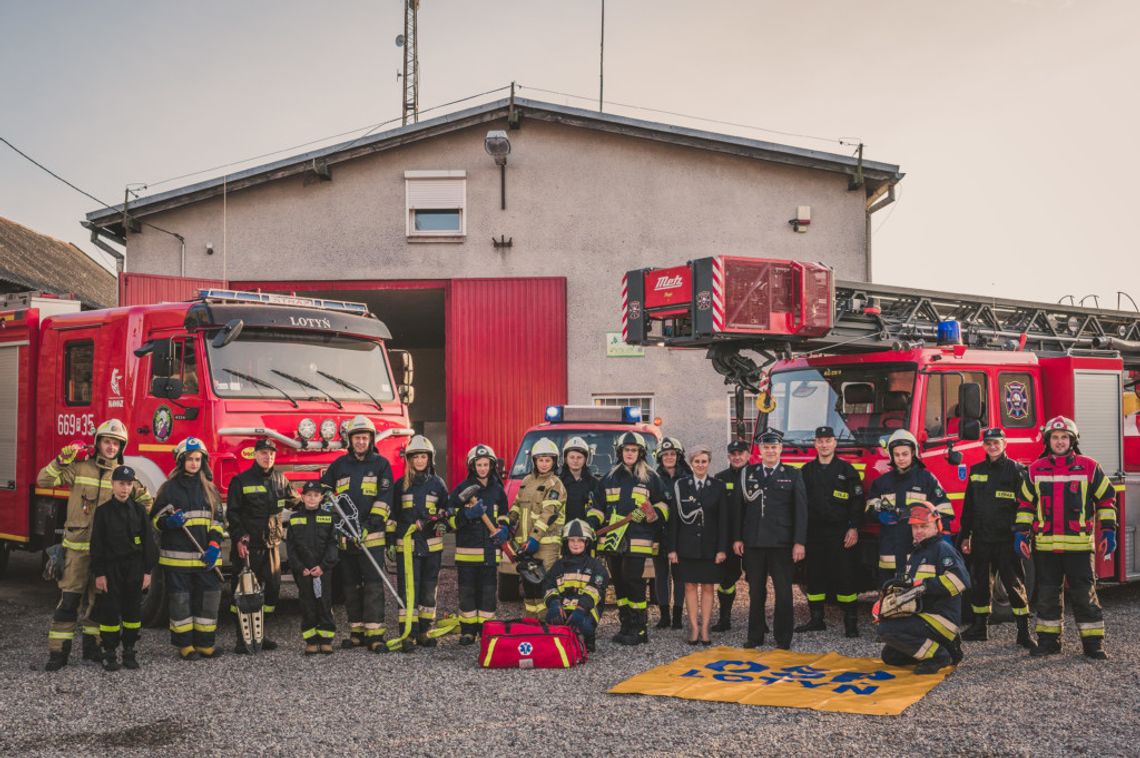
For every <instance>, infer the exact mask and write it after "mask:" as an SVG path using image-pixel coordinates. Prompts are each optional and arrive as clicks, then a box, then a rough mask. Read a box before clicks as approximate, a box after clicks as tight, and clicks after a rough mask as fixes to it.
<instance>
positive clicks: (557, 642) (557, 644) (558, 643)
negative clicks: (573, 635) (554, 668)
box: [554, 637, 570, 669]
mask: <svg viewBox="0 0 1140 758" xmlns="http://www.w3.org/2000/svg"><path fill="white" fill-rule="evenodd" d="M554 647H556V648H558V657H559V658H561V659H562V668H564V669H568V668H570V659H569V658H567V657H566V649H565V648H563V647H562V640H560V639H559V638H557V637H555V638H554Z"/></svg>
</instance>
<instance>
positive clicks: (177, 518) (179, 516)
mask: <svg viewBox="0 0 1140 758" xmlns="http://www.w3.org/2000/svg"><path fill="white" fill-rule="evenodd" d="M162 523H163V526H165V527H166V528H167V529H181V528H182V526H183V525H184V524H185V523H186V514H185V513H183V512H182V511H174V512H173V513H171V514H170V515H168V516H167V517H166V520H165V521H163V522H162Z"/></svg>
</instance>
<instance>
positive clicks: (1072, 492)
mask: <svg viewBox="0 0 1140 758" xmlns="http://www.w3.org/2000/svg"><path fill="white" fill-rule="evenodd" d="M1044 431H1045V451H1044V452H1043V453H1042V455H1041V457H1040V458H1038V459H1037V460H1036V461H1034V462H1033V463H1032V464H1030V466H1029V474H1028V479H1029V480H1028V483H1027V485H1026V486H1025V487H1024V488H1023V490H1022V492H1021V496H1020V498H1019V501H1020V502H1019V504H1018V511H1017V516H1016V518H1015V521H1016V524H1015V526H1014V529H1015V530H1016V533H1015V534H1014V542H1015V545H1016V549H1017V550H1018V551H1019V552H1020V553H1021V554H1022V555H1024V556H1025V557H1027V558H1028V557H1029V555H1030V553H1031V551H1030V541H1031V540H1032V542H1033V545H1032V546H1033V547H1034V548H1036V552H1035V554H1034V555H1035V558H1034V568H1035V569H1036V580H1037V647H1036V648H1034V649H1032V650H1031V651H1030V654H1031V655H1052V654H1054V653H1059V652H1061V631H1062V627H1063V617H1064V604H1063V602H1064V601H1063V597H1064V596H1063V595H1062V591H1063V588H1064V584H1065V582H1066V581H1067V582H1068V586H1069V592H1068V594H1069V598H1070V599H1071V600H1072V602H1073V615H1074V616H1075V617H1076V620H1077V631H1078V633H1079V634H1080V637H1081V644H1082V646H1083V647H1084V653H1085V655H1086V656H1088V657H1089V658H1093V659H1096V660H1103V659H1105V658H1107V657H1108V655H1107V654H1106V653H1105V651H1104V612H1103V610H1102V609H1101V606H1100V601H1099V600H1098V599H1097V596H1096V571H1095V566H1094V561H1095V559H1096V554H1097V552H1098V549H1099V552H1100V553H1101V554H1102V555H1103V556H1104V557H1105V558H1108V557H1109V556H1111V555H1112V554H1113V553H1115V552H1116V523H1117V521H1116V489H1115V488H1114V487H1113V486H1112V483H1111V482H1110V481H1109V480H1108V477H1107V476H1105V474H1104V471H1102V470H1101V468H1100V464H1098V463H1097V462H1096V461H1095V460H1093V459H1092V458H1089V457H1088V456H1085V455H1081V451H1080V446H1079V442H1080V434H1079V432H1078V430H1077V425H1076V423H1075V422H1074V421H1073V420H1072V419H1068V418H1065V417H1064V416H1057V417H1056V418H1052V419H1050V420H1049V421H1048V422H1046V424H1045V430H1044ZM1098 523H1099V525H1100V529H1101V542H1100V544H1099V545H1097V544H1096V527H1097V524H1098Z"/></svg>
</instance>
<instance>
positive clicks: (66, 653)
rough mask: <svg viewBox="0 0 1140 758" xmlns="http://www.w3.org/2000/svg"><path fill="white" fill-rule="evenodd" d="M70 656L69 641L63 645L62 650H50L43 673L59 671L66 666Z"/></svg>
mask: <svg viewBox="0 0 1140 758" xmlns="http://www.w3.org/2000/svg"><path fill="white" fill-rule="evenodd" d="M70 656H71V640H67V641H66V642H64V643H63V649H62V650H52V651H50V652H49V653H48V661H47V664H46V665H45V666H44V671H59V670H60V669H61V668H63V667H64V666H66V665H67V659H68V658H69V657H70Z"/></svg>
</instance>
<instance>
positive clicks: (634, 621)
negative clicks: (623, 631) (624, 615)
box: [628, 609, 649, 645]
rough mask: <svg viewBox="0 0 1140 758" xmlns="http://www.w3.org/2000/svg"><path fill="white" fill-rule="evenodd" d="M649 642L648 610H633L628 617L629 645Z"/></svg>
mask: <svg viewBox="0 0 1140 758" xmlns="http://www.w3.org/2000/svg"><path fill="white" fill-rule="evenodd" d="M648 642H649V611H647V610H645V609H639V610H635V611H634V612H633V615H632V617H631V618H630V641H629V643H628V644H630V645H645V644H648Z"/></svg>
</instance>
